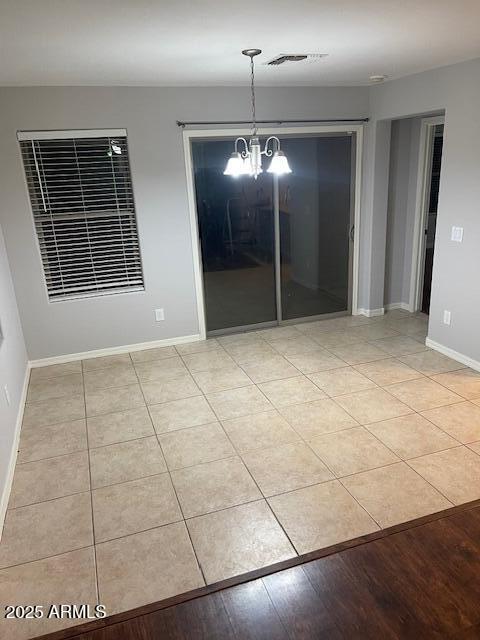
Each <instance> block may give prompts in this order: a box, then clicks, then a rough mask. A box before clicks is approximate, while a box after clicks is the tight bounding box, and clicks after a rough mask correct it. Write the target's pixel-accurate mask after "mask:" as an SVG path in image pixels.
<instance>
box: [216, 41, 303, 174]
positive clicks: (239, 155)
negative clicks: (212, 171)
mask: <svg viewBox="0 0 480 640" xmlns="http://www.w3.org/2000/svg"><path fill="white" fill-rule="evenodd" d="M242 53H243V55H244V56H248V57H249V58H250V80H251V84H250V88H251V101H252V135H251V137H250V140H249V141H248V142H247V140H246V139H245V138H237V139H236V140H235V151H234V152H233V153H232V155H231V156H230V158H229V159H228V162H227V166H226V167H225V171H224V172H223V173H224V175H226V176H233V177H238V176H243V175H248V176H253V177H254V178H255V180H256V179H257V177H258V176H259V175H260V174H261V173H262V172H263V168H262V156H266V157H267V158H272V160H271V162H270V165H269V167H268V169H267V173H273V174H275V175H277V176H279V175H282V174H284V173H291V172H292V170H291V169H290V166H289V164H288V160H287V157H286V155H285V154H284V153H283V151H282V150H281V148H280V140H279V139H278V138H277V136H269V137H268V138H267V139H266V141H265V146H264V148H263V149H262V147H261V144H260V139H259V137H258V135H257V121H256V113H255V63H254V60H253V59H254V57H255V56H258V55H259V54H260V53H262V51H261V49H244V50H243V51H242ZM270 143H271V147H272V148H270V146H269V145H270ZM240 145H241V147H243V149H242V150H241V151H239V146H240Z"/></svg>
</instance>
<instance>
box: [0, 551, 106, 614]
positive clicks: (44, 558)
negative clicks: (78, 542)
mask: <svg viewBox="0 0 480 640" xmlns="http://www.w3.org/2000/svg"><path fill="white" fill-rule="evenodd" d="M94 547H95V545H94V544H93V543H92V544H88V545H84V546H82V547H75V548H74V549H67V550H66V551H61V552H60V553H52V554H51V555H49V556H42V557H41V558H34V559H32V560H26V561H25V562H16V563H15V564H9V565H8V566H5V567H0V574H1V572H2V571H4V570H5V569H13V568H14V567H22V566H25V565H27V564H33V563H34V562H41V561H42V560H49V559H50V558H58V557H59V556H65V555H67V554H68V553H73V552H74V551H81V550H82V549H93V548H94ZM94 553H95V551H94ZM94 563H95V576H96V561H95V556H94ZM95 582H96V578H95ZM97 596H98V591H97ZM97 604H98V603H97Z"/></svg>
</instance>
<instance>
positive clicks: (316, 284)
mask: <svg viewBox="0 0 480 640" xmlns="http://www.w3.org/2000/svg"><path fill="white" fill-rule="evenodd" d="M282 149H283V150H284V151H285V153H286V155H287V157H288V159H289V162H290V166H291V167H292V169H293V172H292V173H291V174H288V175H285V176H282V177H281V178H280V179H279V186H278V190H279V215H280V263H281V309H282V320H291V319H294V318H304V317H308V316H316V315H321V314H325V313H336V312H337V313H338V312H341V311H347V310H349V308H350V286H349V283H350V259H349V257H350V244H351V242H350V232H351V229H352V225H353V220H352V219H351V218H352V204H353V179H352V178H353V172H352V157H353V155H354V154H352V136H351V135H347V134H345V135H339V134H335V135H320V136H312V135H309V136H303V137H294V138H293V137H287V138H284V139H282Z"/></svg>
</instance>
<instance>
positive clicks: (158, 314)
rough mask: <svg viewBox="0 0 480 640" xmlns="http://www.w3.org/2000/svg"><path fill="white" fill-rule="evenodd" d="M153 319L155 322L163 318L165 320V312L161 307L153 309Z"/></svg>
mask: <svg viewBox="0 0 480 640" xmlns="http://www.w3.org/2000/svg"><path fill="white" fill-rule="evenodd" d="M155 320H156V321H157V322H163V320H165V313H164V311H163V309H155Z"/></svg>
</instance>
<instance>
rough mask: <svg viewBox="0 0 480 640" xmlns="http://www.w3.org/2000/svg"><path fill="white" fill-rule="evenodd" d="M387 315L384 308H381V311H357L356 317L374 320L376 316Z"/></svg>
mask: <svg viewBox="0 0 480 640" xmlns="http://www.w3.org/2000/svg"><path fill="white" fill-rule="evenodd" d="M384 313H385V309H384V307H380V309H357V312H356V314H355V315H357V316H367V318H374V317H375V316H383V314H384Z"/></svg>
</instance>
